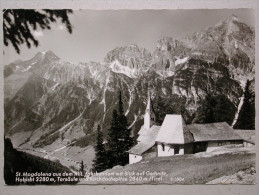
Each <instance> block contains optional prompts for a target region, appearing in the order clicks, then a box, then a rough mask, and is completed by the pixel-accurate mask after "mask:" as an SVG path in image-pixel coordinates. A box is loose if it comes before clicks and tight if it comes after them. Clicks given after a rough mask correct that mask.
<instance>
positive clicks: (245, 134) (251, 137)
mask: <svg viewBox="0 0 259 195" xmlns="http://www.w3.org/2000/svg"><path fill="white" fill-rule="evenodd" d="M235 132H236V133H237V134H238V135H239V136H240V137H241V138H243V140H245V141H247V142H249V143H253V144H255V130H241V129H238V130H235Z"/></svg>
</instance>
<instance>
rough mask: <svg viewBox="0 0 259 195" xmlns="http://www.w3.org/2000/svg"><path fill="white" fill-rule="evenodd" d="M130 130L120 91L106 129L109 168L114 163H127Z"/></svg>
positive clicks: (131, 140)
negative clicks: (116, 105) (109, 123)
mask: <svg viewBox="0 0 259 195" xmlns="http://www.w3.org/2000/svg"><path fill="white" fill-rule="evenodd" d="M130 132H131V131H130V129H128V120H127V117H126V116H125V114H124V110H123V103H122V98H121V93H120V95H119V104H118V111H117V110H116V109H114V110H113V115H112V121H111V127H110V129H109V130H108V143H107V146H108V147H107V156H108V166H109V168H112V167H113V166H115V165H122V166H123V165H125V164H127V163H128V153H127V151H128V150H129V149H130V148H131V147H132V145H133V139H132V138H131V137H130Z"/></svg>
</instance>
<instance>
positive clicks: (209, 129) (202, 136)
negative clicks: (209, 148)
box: [187, 122, 242, 142]
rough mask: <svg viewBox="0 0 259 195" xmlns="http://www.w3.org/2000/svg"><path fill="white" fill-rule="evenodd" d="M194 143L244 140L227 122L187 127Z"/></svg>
mask: <svg viewBox="0 0 259 195" xmlns="http://www.w3.org/2000/svg"><path fill="white" fill-rule="evenodd" d="M187 128H188V129H189V131H190V132H191V133H192V134H193V137H194V141H195V142H198V141H216V140H222V141H223V140H241V139H242V138H241V137H240V136H239V135H238V134H237V133H236V132H235V130H234V129H233V128H232V127H231V126H229V125H228V124H227V123H226V122H220V123H208V124H191V125H187Z"/></svg>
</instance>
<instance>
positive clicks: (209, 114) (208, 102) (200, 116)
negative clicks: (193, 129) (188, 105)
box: [193, 94, 216, 124]
mask: <svg viewBox="0 0 259 195" xmlns="http://www.w3.org/2000/svg"><path fill="white" fill-rule="evenodd" d="M215 105H216V102H215V100H214V99H213V98H212V96H211V95H210V94H208V95H207V96H206V97H205V99H204V100H203V101H202V103H201V106H200V107H199V108H198V109H197V114H196V117H195V118H194V121H193V122H194V123H201V124H202V123H212V122H214V111H213V107H214V106H215Z"/></svg>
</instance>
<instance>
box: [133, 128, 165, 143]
mask: <svg viewBox="0 0 259 195" xmlns="http://www.w3.org/2000/svg"><path fill="white" fill-rule="evenodd" d="M160 128H161V126H157V125H153V126H152V127H151V128H150V129H149V130H146V131H144V132H142V134H140V135H139V137H138V139H137V140H138V141H139V142H142V143H150V142H152V143H154V144H155V141H156V137H157V134H158V132H159V130H160Z"/></svg>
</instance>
